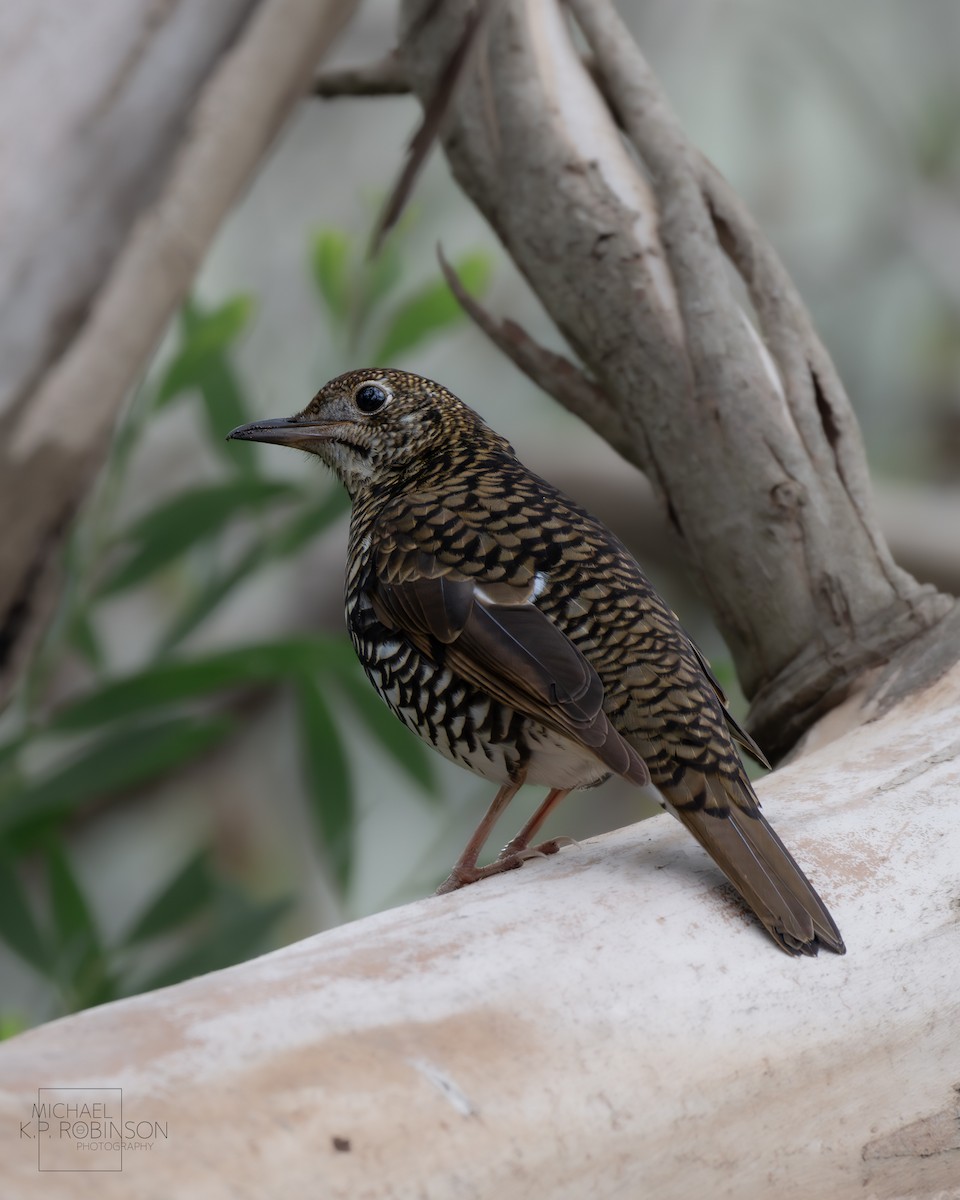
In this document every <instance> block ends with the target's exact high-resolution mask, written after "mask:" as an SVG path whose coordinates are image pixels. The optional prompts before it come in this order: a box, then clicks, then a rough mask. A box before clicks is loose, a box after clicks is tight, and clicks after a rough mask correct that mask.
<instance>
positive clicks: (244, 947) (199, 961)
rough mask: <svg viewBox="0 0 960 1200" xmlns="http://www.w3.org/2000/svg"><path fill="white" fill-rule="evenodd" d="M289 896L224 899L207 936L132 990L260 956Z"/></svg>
mask: <svg viewBox="0 0 960 1200" xmlns="http://www.w3.org/2000/svg"><path fill="white" fill-rule="evenodd" d="M292 904H293V899H292V897H284V898H282V899H279V900H272V901H269V902H268V903H266V904H261V905H254V904H252V903H251V902H250V901H249V900H247V899H246V898H245V897H243V896H241V895H239V894H235V895H231V896H230V897H228V898H227V899H225V900H224V902H223V904H222V911H221V912H220V913H219V914H218V918H219V919H218V920H217V923H216V925H215V926H214V928H213V929H212V930H211V931H210V933H209V934H208V935H207V936H206V937H204V938H201V939H200V940H198V941H195V942H193V944H192V945H190V946H189V947H188V948H187V949H186V950H185V951H184V952H183V953H181V954H180V955H178V956H177V957H176V958H174V959H173V960H172V961H171V962H169V963H167V964H166V965H165V966H163V967H161V968H160V969H159V970H158V971H155V972H154V973H153V974H152V975H150V976H148V977H147V978H146V979H144V980H142V981H140V982H138V983H137V984H136V986H135V987H134V988H133V989H131V990H132V991H134V992H152V991H154V990H156V989H157V988H161V987H169V986H170V985H171V984H174V983H180V982H181V981H182V980H184V979H192V978H194V977H195V976H197V975H205V974H207V972H209V971H219V970H222V969H223V968H224V967H232V966H233V965H234V963H238V962H243V961H244V960H245V959H247V958H250V957H251V956H252V955H254V954H257V953H259V952H260V951H261V950H262V949H263V948H264V944H265V943H266V941H267V938H268V937H269V935H270V933H271V931H272V930H273V929H274V927H275V926H276V924H277V922H278V921H279V920H280V918H281V917H283V916H284V914H285V913H287V912H288V911H289V910H290V907H291V905H292Z"/></svg>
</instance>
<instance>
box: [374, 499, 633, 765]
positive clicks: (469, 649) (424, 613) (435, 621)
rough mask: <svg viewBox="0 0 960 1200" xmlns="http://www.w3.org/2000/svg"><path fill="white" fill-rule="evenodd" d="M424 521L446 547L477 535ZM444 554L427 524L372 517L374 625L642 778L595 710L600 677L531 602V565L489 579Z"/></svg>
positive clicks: (454, 521) (443, 517) (442, 513)
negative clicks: (439, 534) (392, 631)
mask: <svg viewBox="0 0 960 1200" xmlns="http://www.w3.org/2000/svg"><path fill="white" fill-rule="evenodd" d="M432 517H433V519H432V521H431V523H430V525H431V526H432V528H433V530H434V531H435V530H436V529H437V528H438V527H442V528H443V532H444V537H443V543H444V545H445V546H447V547H449V546H451V545H456V544H457V542H458V540H459V538H460V537H461V536H463V537H469V538H473V537H475V536H477V535H476V532H475V531H473V530H468V529H466V527H465V526H462V522H461V520H460V518H459V517H458V516H457V515H456V514H455V513H453V512H451V511H449V510H444V509H442V508H441V509H438V510H437V511H436V512H435V513H434V514H432ZM461 527H462V528H461ZM425 546H430V547H431V549H425V548H424V547H425ZM431 550H433V552H431ZM450 557H455V556H452V555H450V554H441V553H438V552H436V542H435V541H434V540H433V538H432V537H431V530H430V528H429V527H427V528H425V527H424V526H411V525H409V523H407V522H396V521H391V520H390V519H389V517H387V518H385V519H381V521H380V522H378V525H377V528H376V531H375V558H374V562H375V581H374V584H373V588H372V593H371V599H372V603H373V607H374V611H375V612H376V614H377V618H378V619H379V620H380V622H381V623H382V624H384V625H385V626H387V627H388V628H390V629H395V630H398V631H400V632H402V633H403V634H405V635H406V636H407V637H408V638H409V639H410V641H412V642H413V643H414V645H416V646H417V648H418V649H419V650H420V651H421V653H423V654H425V655H427V656H428V657H430V658H436V657H437V656H438V654H439V653H442V654H443V657H444V660H445V661H446V663H447V664H448V665H449V666H450V667H451V668H452V669H453V670H454V671H455V672H456V674H457V675H459V676H460V677H461V678H463V679H465V680H467V681H468V682H469V683H472V684H473V685H474V686H476V687H479V688H481V689H483V690H484V691H485V692H487V693H488V694H489V695H490V696H492V697H494V699H496V700H499V701H500V702H501V703H503V704H505V705H508V706H509V707H510V708H512V709H514V710H515V711H517V712H520V713H523V714H524V715H526V716H528V717H531V718H533V719H534V720H537V721H539V722H541V723H542V724H543V725H545V726H547V727H548V728H550V729H553V730H555V731H557V732H559V733H561V734H562V735H564V736H565V737H568V738H570V739H571V740H572V741H574V742H576V743H578V744H580V745H581V746H583V747H585V748H587V749H589V750H590V751H591V752H592V753H593V754H595V755H596V756H597V758H598V759H600V761H601V762H602V763H603V764H604V765H605V766H607V767H608V768H609V769H610V770H611V771H612V772H614V773H616V774H618V775H622V776H624V777H625V778H627V779H630V780H631V781H633V782H634V783H637V784H640V785H641V786H642V785H645V784H647V783H649V782H650V773H649V771H648V770H647V767H646V764H645V763H644V761H643V759H642V758H640V756H639V755H638V754H637V752H636V751H635V750H634V749H633V747H632V746H630V744H629V743H628V742H627V741H625V739H624V738H622V737H621V736H620V734H619V733H618V732H617V731H616V730H615V729H614V727H613V725H612V724H611V723H610V721H609V720H608V718H607V716H606V713H605V712H604V711H603V699H604V690H603V683H602V682H601V680H600V676H599V675H598V674H597V672H596V671H595V670H594V668H593V667H592V666H591V665H590V663H589V662H588V661H587V659H586V658H585V657H584V656H583V655H582V654H581V653H580V651H579V650H578V649H577V647H576V646H575V645H574V644H573V642H571V641H570V640H569V638H567V637H566V635H565V634H564V633H563V632H562V631H561V630H560V629H558V628H557V626H556V625H554V624H553V622H552V621H551V620H550V618H549V617H548V616H546V614H545V613H543V612H541V610H540V609H539V608H537V607H536V605H535V604H534V599H535V594H534V593H535V588H536V573H535V571H534V570H533V569H532V567H531V568H530V569H526V568H524V567H523V566H520V567H519V568H518V570H517V571H516V572H515V574H514V575H513V577H511V579H510V580H509V581H505V580H503V579H499V580H490V579H484V578H483V573H482V572H480V573H478V574H477V575H473V576H471V575H468V574H466V572H465V571H464V570H463V564H461V565H460V566H455V565H454V564H453V563H452V562H449V561H446V562H445V561H443V560H444V558H450Z"/></svg>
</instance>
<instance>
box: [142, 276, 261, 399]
mask: <svg viewBox="0 0 960 1200" xmlns="http://www.w3.org/2000/svg"><path fill="white" fill-rule="evenodd" d="M252 313H253V298H252V297H251V296H233V297H232V298H231V299H230V300H227V301H226V303H224V304H221V305H220V307H219V308H215V309H211V310H209V311H206V312H205V311H204V310H203V309H202V308H201V307H200V306H199V305H198V304H197V303H196V301H194V300H188V301H187V302H186V304H185V305H184V307H183V309H182V311H181V313H180V322H181V328H182V343H183V344H182V346H181V348H180V351H179V352H178V353H177V354H176V355H175V356H174V358H173V360H172V361H171V363H170V365H169V366H168V367H167V370H166V371H165V373H164V376H163V379H162V380H161V382H160V386H159V388H158V390H157V401H156V402H157V404H158V405H159V406H162V405H164V404H166V403H167V402H168V401H169V400H171V399H173V397H174V396H177V395H179V394H180V393H181V392H184V391H189V390H190V389H191V388H199V387H200V386H201V384H202V382H203V367H204V365H205V364H206V363H207V362H208V361H209V360H210V359H211V358H221V357H222V356H223V354H224V353H225V351H226V350H228V349H229V347H230V346H231V344H232V343H233V342H235V341H236V340H237V338H238V337H239V336H240V334H241V333H242V332H243V331H244V329H246V327H247V324H248V323H249V320H250V317H251V315H252Z"/></svg>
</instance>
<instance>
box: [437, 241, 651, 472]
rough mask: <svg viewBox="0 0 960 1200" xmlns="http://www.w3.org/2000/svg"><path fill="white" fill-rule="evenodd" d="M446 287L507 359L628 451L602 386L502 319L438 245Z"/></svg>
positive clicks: (626, 441)
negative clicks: (474, 293)
mask: <svg viewBox="0 0 960 1200" xmlns="http://www.w3.org/2000/svg"><path fill="white" fill-rule="evenodd" d="M437 257H438V258H439V260H440V269H441V271H442V272H443V277H444V279H446V281H447V286H448V287H449V288H450V290H451V292H453V294H454V296H456V298H457V301H458V303H459V304H460V307H461V308H462V309H463V310H464V312H466V313H467V314H468V315H469V317H470V318H471V320H473V321H474V322H475V323H476V324H477V325H478V326H479V327H480V328H481V329H482V330H483V332H484V333H485V334H486V335H487V337H488V338H489V339H490V340H491V341H492V342H493V344H494V345H495V346H497V347H498V349H499V350H501V351H502V353H504V354H505V355H506V356H507V358H509V359H511V361H512V362H513V363H515V365H516V366H517V367H519V368H520V370H521V371H523V373H524V374H525V375H526V376H528V378H530V379H532V380H533V382H534V383H535V384H536V385H537V386H538V387H541V388H543V390H544V391H545V392H548V393H549V394H550V395H551V396H553V397H554V399H555V400H557V401H559V403H560V404H562V405H563V406H564V408H566V409H569V411H570V412H572V413H573V414H574V415H575V416H578V417H580V418H581V419H582V420H584V421H588V422H589V423H590V424H592V425H593V427H594V428H595V429H596V431H597V432H598V433H599V434H600V436H601V437H602V438H604V439H605V440H606V441H608V442H609V443H610V445H611V446H613V447H615V448H616V449H618V450H620V451H621V452H624V451H625V450H627V449H628V447H629V445H630V443H629V439H628V438H627V436H626V433H625V431H624V428H623V422H622V420H621V419H620V416H619V414H618V413H617V412H616V410H615V409H613V408H612V406H611V405H610V402H609V401H608V400H607V398H606V396H605V395H604V394H603V391H602V390H601V389H600V388H599V387H597V385H596V384H595V383H594V382H593V381H592V380H591V379H588V378H587V377H586V375H584V374H583V372H582V371H581V370H580V369H579V368H578V367H576V366H574V364H573V363H572V362H571V361H570V360H569V359H568V358H564V357H563V355H562V354H557V353H555V352H554V351H553V350H548V349H547V348H546V347H545V346H540V345H538V344H537V343H536V342H535V341H534V340H533V338H532V337H530V335H529V334H528V333H527V332H526V331H525V330H524V329H523V328H521V326H520V325H518V324H517V322H516V321H510V320H506V321H498V320H497V319H496V318H495V317H493V316H491V315H490V313H488V312H487V310H486V309H485V308H484V307H483V305H482V304H481V303H480V302H479V301H478V300H476V299H475V298H474V297H473V296H471V295H470V293H469V292H468V291H467V289H466V288H465V287H464V286H463V284H462V283H461V282H460V277H459V276H458V275H457V273H456V271H455V270H454V269H453V267H451V265H450V263H449V262H448V261H447V259H446V257H445V256H444V253H443V250H442V249H441V248H440V247H439V246H438V247H437Z"/></svg>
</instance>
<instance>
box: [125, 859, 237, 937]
mask: <svg viewBox="0 0 960 1200" xmlns="http://www.w3.org/2000/svg"><path fill="white" fill-rule="evenodd" d="M215 894H216V887H215V884H214V880H213V876H212V875H211V873H210V864H209V861H208V854H207V851H206V850H199V851H198V852H197V853H196V854H194V855H192V856H191V857H190V858H189V859H188V860H187V861H186V862H185V863H184V865H183V866H182V867H181V868H180V869H179V870H178V871H177V873H176V874H175V875H174V876H173V878H172V879H170V880H168V882H167V883H166V884H165V885H164V886H163V887H162V888H161V889H160V891H159V892H158V893H157V895H156V896H154V898H153V899H152V900H151V901H150V903H149V904H148V905H147V906H146V907H145V908H144V909H143V911H142V912H141V913H140V916H139V917H137V919H136V921H135V922H134V923H133V925H132V926H131V928H130V930H129V932H128V933H127V935H126V937H125V938H124V939H123V944H124V945H125V946H130V945H133V944H134V943H135V942H145V941H148V940H149V939H150V938H155V937H159V936H160V935H161V934H164V933H169V932H170V931H171V930H173V929H176V928H177V927H178V926H180V925H183V924H184V923H185V922H186V921H189V920H191V919H192V918H194V917H196V916H197V915H198V914H199V913H200V912H201V910H202V909H203V908H205V907H206V906H207V905H208V904H209V903H210V902H211V901H212V899H213V897H214V895H215Z"/></svg>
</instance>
